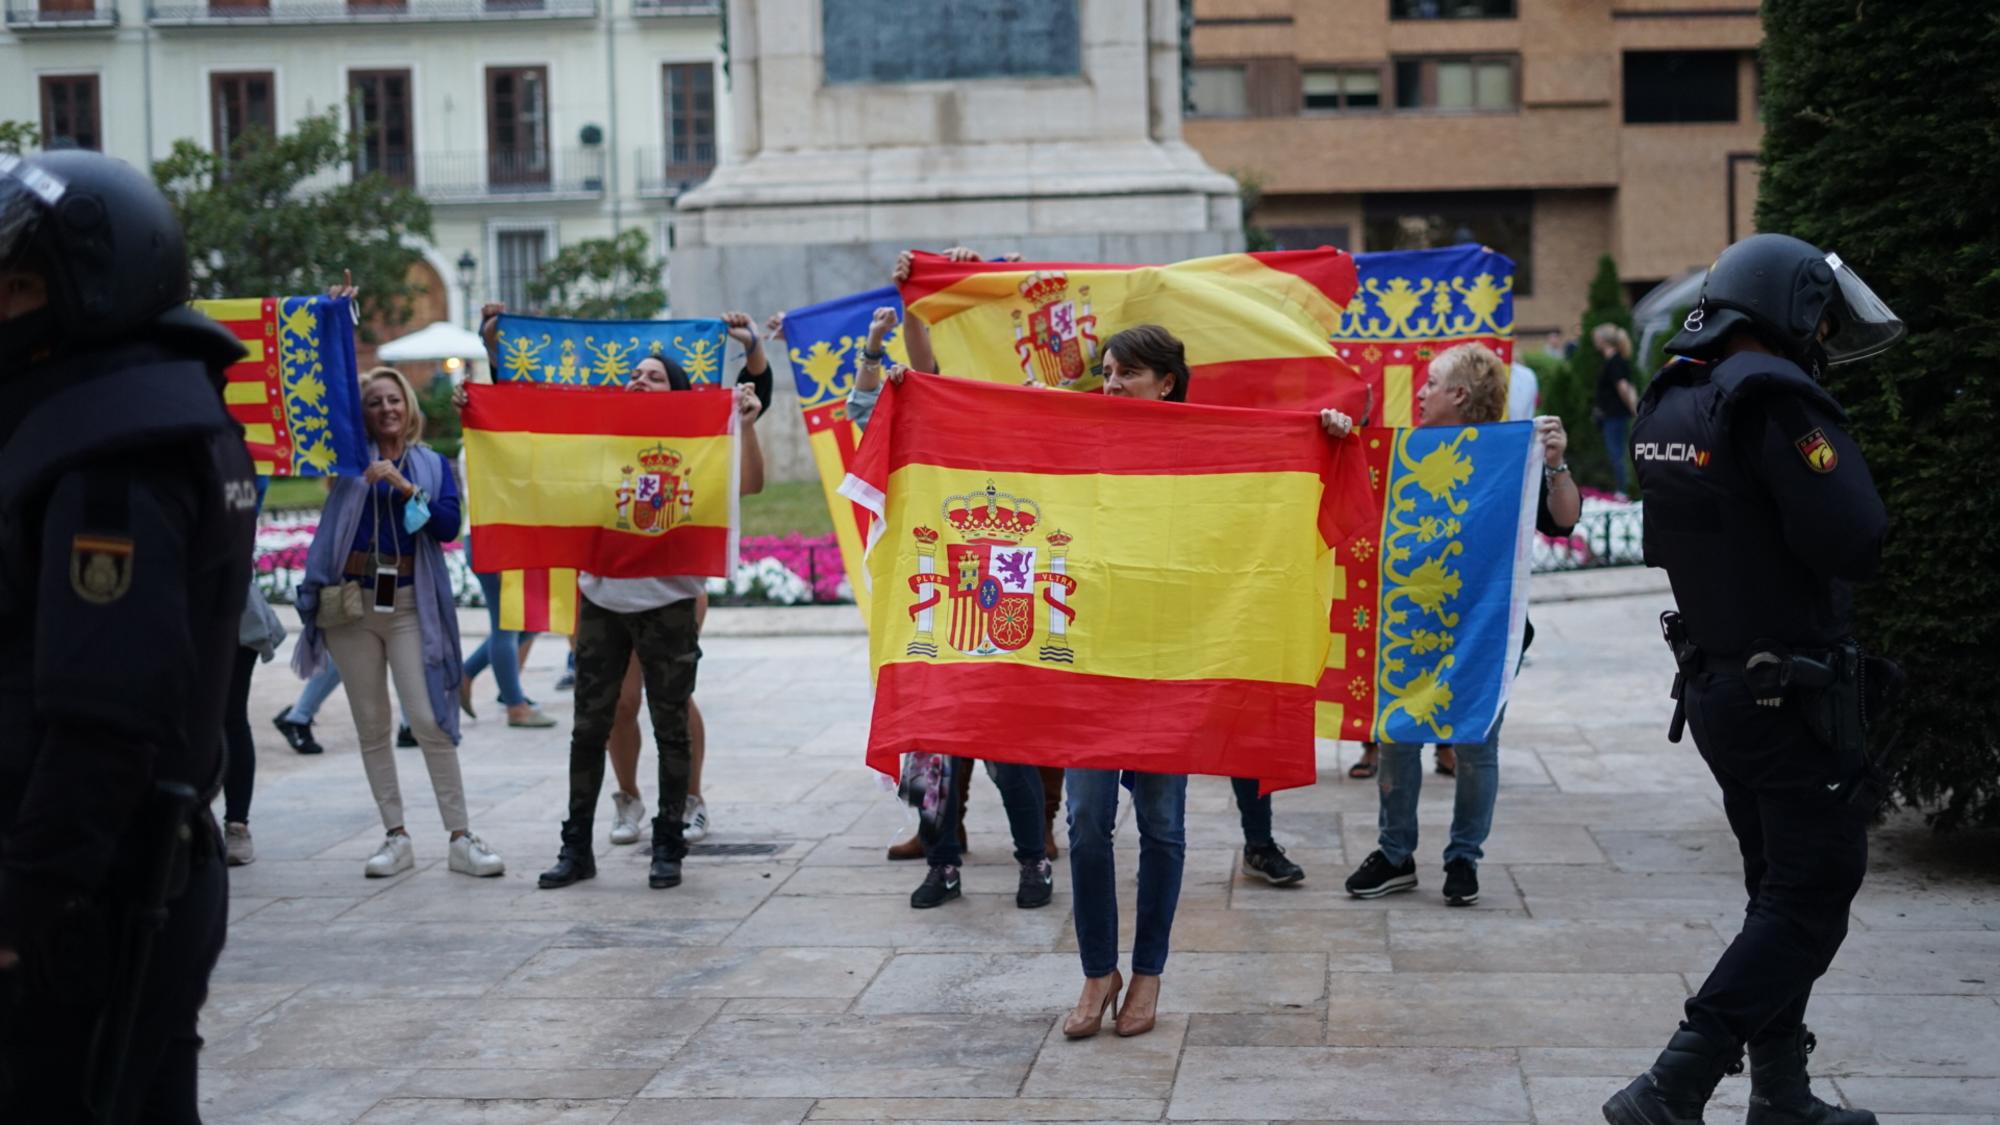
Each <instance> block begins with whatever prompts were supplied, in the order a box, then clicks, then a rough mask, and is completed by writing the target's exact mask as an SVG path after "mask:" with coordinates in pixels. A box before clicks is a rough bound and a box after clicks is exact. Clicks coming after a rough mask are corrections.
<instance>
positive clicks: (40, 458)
mask: <svg viewBox="0 0 2000 1125" xmlns="http://www.w3.org/2000/svg"><path fill="white" fill-rule="evenodd" d="M35 159H36V160H37V161H41V162H44V163H43V167H45V168H47V169H50V170H53V171H56V172H57V173H58V174H59V175H65V176H69V177H71V181H70V184H69V187H70V191H69V194H68V195H67V196H60V197H59V196H58V195H57V194H56V192H55V191H53V190H51V191H50V192H49V193H48V194H47V196H45V197H44V199H45V201H46V202H49V203H54V204H59V206H55V207H51V208H48V209H46V211H45V212H44V213H41V214H28V215H26V216H24V215H23V213H22V211H21V208H22V207H24V206H28V205H29V204H24V202H23V197H22V196H21V195H20V193H19V191H18V181H15V189H16V190H15V191H14V194H13V195H12V197H11V199H0V204H5V205H6V208H5V209H6V214H5V215H4V216H0V217H4V218H5V219H6V220H7V230H5V231H0V233H6V234H10V235H11V236H12V237H11V248H10V247H0V267H7V268H10V269H19V268H21V265H22V263H24V262H25V263H27V264H28V266H29V268H30V269H33V270H37V271H46V275H47V277H48V279H49V285H48V288H49V304H48V306H47V307H46V310H45V311H44V312H43V313H40V314H31V318H27V319H24V318H18V317H17V318H15V319H14V320H13V321H10V322H0V344H5V345H6V346H5V348H4V349H0V949H8V950H13V951H15V952H17V953H18V955H19V962H18V964H17V965H16V966H15V967H13V968H11V969H8V970H4V971H0V1121H5V1122H24V1123H25V1122H34V1123H36V1125H42V1123H52V1125H66V1123H68V1122H72V1121H92V1120H113V1121H129V1120H142V1121H147V1122H154V1121H158V1122H197V1123H198V1122H199V1120H200V1116H199V1112H198V1110H197V1107H196V1101H195V1073H196V1064H195V1053H196V1049H197V1048H198V1046H199V1045H200V1039H199V1038H198V1037H197V1036H196V1032H195V1019H196V1015H197V1013H198V1012H199V1011H200V1009H201V1005H202V1003H203V1001H204V1000H205V998H206V996H207V991H208V977H209V973H210V971H211V970H212V969H213V968H214V966H215V961H216V958H217V956H218V955H219V954H220V952H221V948H222V940H223V929H224V921H225V916H226V907H227V897H228V890H227V882H226V879H225V876H224V870H223V860H222V848H221V834H220V833H219V832H218V831H217V830H216V827H215V822H214V820H213V818H212V816H211V815H210V813H209V811H208V801H209V799H210V798H211V797H212V796H213V794H214V793H215V791H216V789H217V787H218V786H219V783H220V777H221V771H222V760H221V759H222V713H223V704H224V697H225V692H226V690H227V687H228V677H229V672H230V668H231V663H232V657H233V655H234V652H235V649H236V646H237V628H238V617H239V615H240V613H241V612H242V608H243V598H244V590H245V589H246V587H247V586H248V584H249V566H250V554H251V548H252V545H253V537H254V534H255V520H256V507H257V493H256V482H255V478H254V477H253V475H252V468H251V464H250V461H249V457H248V454H247V452H246V451H245V449H244V447H243V436H242V430H241V427H240V426H238V425H237V423H236V422H235V421H234V420H232V419H231V418H230V417H229V415H228V412H227V411H226V410H225V408H224V406H223V402H222V395H221V387H222V378H223V377H222V372H223V369H224V367H226V366H227V365H228V364H229V363H230V362H232V361H234V360H235V359H236V358H237V357H239V356H240V355H241V354H242V346H241V345H240V344H239V343H237V342H236V340H235V339H234V337H233V336H231V335H230V334H229V333H227V332H226V331H224V330H223V329H222V328H221V327H220V326H218V325H216V324H215V323H214V322H213V321H210V320H208V319H207V318H206V317H203V316H200V315H199V314H197V313H195V312H193V311H192V310H190V309H188V308H187V307H186V306H185V305H184V304H183V303H182V302H183V301H184V300H185V296H186V285H187V281H186V278H187V273H186V265H185V258H184V255H183V252H182V251H181V249H180V233H179V230H178V227H177V226H175V225H174V224H173V221H172V213H171V211H170V210H168V208H167V207H166V203H165V200H164V199H163V198H160V197H159V196H158V193H157V190H156V189H153V188H152V187H151V186H150V183H149V182H147V181H146V180H145V179H144V177H143V174H140V173H138V172H136V170H133V169H130V168H129V167H127V166H125V165H122V164H119V163H118V162H116V161H111V160H109V159H108V158H104V157H100V156H97V155H95V154H83V153H61V154H49V155H47V156H45V157H38V158H35ZM19 167H20V166H19V164H15V165H14V166H13V167H11V168H8V169H6V170H5V171H6V173H7V174H8V175H13V174H15V173H16V172H17V171H18V170H19ZM32 205H33V206H41V204H40V203H33V204H32ZM65 208H67V209H66V210H65ZM37 224H39V227H37ZM24 232H25V233H24ZM24 244H25V249H24V248H23V247H24ZM121 261H122V262H123V265H124V271H125V272H124V273H122V274H120V273H116V272H101V271H100V267H107V268H108V269H109V270H112V271H115V270H116V268H117V266H118V263H119V262H121ZM176 266H177V267H178V270H177V272H176ZM93 271H100V272H93ZM100 282H101V284H100ZM176 787H179V788H178V789H176ZM189 790H192V792H191V793H190V792H189ZM174 792H178V794H179V795H180V802H179V804H178V805H177V806H176V804H175V802H174V800H173V799H172V797H171V794H172V793H174ZM167 810H174V811H175V815H172V816H170V815H168V812H167ZM153 887H157V888H158V889H157V891H156V892H154V891H152V890H151V889H150V888H153ZM149 900H150V901H152V902H154V903H155V904H157V903H158V902H160V901H164V902H165V903H166V911H165V916H164V918H163V919H158V920H157V921H158V922H159V924H158V927H157V929H151V928H149V927H147V926H146V925H144V922H145V921H146V919H145V918H144V917H143V916H142V915H141V914H140V912H139V910H138V908H139V907H140V906H142V905H143V904H145V903H146V902H148V901H149ZM149 932H150V934H151V937H150V942H148V941H146V940H145V939H144V938H142V937H140V935H143V934H146V933H149ZM142 947H144V948H146V950H147V952H148V954H149V956H148V959H147V962H146V965H145V967H144V969H143V971H140V970H139V969H138V966H137V959H136V958H134V957H133V956H131V954H132V952H133V951H134V950H135V949H139V948H142ZM128 1035H129V1038H124V1039H123V1041H124V1043H125V1044H126V1046H125V1049H124V1050H122V1051H121V1050H117V1049H115V1045H116V1044H117V1043H118V1042H119V1041H120V1039H121V1038H122V1037H124V1036H128ZM114 1086H115V1087H116V1088H117V1089H118V1090H120V1091H121V1096H120V1097H118V1098H117V1099H116V1104H115V1105H111V1104H109V1103H110V1102H111V1100H112V1099H109V1098H107V1097H106V1096H105V1091H106V1090H108V1089H110V1088H112V1087H114Z"/></svg>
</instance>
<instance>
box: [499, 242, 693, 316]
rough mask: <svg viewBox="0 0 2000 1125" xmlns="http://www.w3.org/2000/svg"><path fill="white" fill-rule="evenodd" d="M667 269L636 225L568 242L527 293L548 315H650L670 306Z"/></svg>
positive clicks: (531, 284) (549, 262)
mask: <svg viewBox="0 0 2000 1125" xmlns="http://www.w3.org/2000/svg"><path fill="white" fill-rule="evenodd" d="M666 268H667V263H666V262H664V261H662V260H660V259H659V258H655V257H653V253H652V244H651V242H650V240H648V239H647V237H646V232H645V231H643V230H641V229H639V228H638V227H631V228H629V229H626V230H622V231H619V232H618V234H617V235H615V236H614V237H611V238H592V239H586V240H585V241H582V242H573V243H571V244H569V245H568V246H565V247H563V248H562V250H561V252H559V253H558V254H556V256H555V257H554V258H551V259H550V260H549V261H548V262H547V263H546V264H544V265H543V266H542V272H541V274H540V275H539V276H538V277H536V278H535V280H533V281H531V282H529V283H528V298H529V299H530V300H532V301H534V302H535V304H536V306H537V307H538V308H539V309H540V310H541V311H542V312H544V313H546V314H547V315H549V316H569V317H580V318H582V319H585V320H647V319H650V318H652V317H655V316H658V315H660V311H661V310H662V309H664V308H666V307H667V291H666V288H665V287H664V286H663V285H662V284H661V277H662V276H663V274H664V272H665V270H666Z"/></svg>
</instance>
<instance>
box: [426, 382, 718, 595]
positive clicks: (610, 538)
mask: <svg viewBox="0 0 2000 1125" xmlns="http://www.w3.org/2000/svg"><path fill="white" fill-rule="evenodd" d="M466 391H467V394H468V395H469V396H470V398H469V401H468V402H467V403H466V408H465V456H466V477H467V480H468V483H469V489H468V491H469V493H470V495H469V496H468V497H467V500H468V503H469V505H470V515H471V521H472V554H473V557H474V558H476V559H478V560H479V565H480V566H481V567H483V568H490V569H491V570H497V571H508V570H537V569H543V568H551V569H554V568H574V569H577V570H587V571H589V572H590V573H592V574H596V575H599V576H601V577H605V578H656V577H662V576H665V575H723V576H726V575H728V574H730V573H731V572H732V571H734V569H735V566H736V529H737V527H738V526H739V521H738V519H737V488H738V479H739V478H738V463H737V454H736V396H735V394H734V393H733V392H722V391H679V392H664V393H628V392H617V393H613V392H602V391H598V392H579V391H575V390H567V389H562V388H550V387H541V386H530V385H524V384H515V385H506V386H501V385H492V384H473V385H470V386H468V387H467V388H466Z"/></svg>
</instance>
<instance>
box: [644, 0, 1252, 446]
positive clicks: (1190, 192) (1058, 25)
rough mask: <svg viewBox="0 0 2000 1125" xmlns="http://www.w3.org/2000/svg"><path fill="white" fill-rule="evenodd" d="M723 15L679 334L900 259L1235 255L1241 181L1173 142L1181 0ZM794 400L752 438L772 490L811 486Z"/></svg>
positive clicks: (863, 276) (904, 4)
mask: <svg viewBox="0 0 2000 1125" xmlns="http://www.w3.org/2000/svg"><path fill="white" fill-rule="evenodd" d="M728 7H729V12H728V21H729V22H728V31H729V67H730V87H729V93H728V96H729V98H730V99H731V111H732V125H733V132H732V135H731V138H730V141H731V143H730V145H728V146H727V147H726V149H725V152H724V155H723V162H722V164H721V165H720V166H718V167H717V168H716V170H715V172H714V174H713V175H712V176H711V177H710V178H709V180H708V181H707V182H706V183H704V184H702V185H701V186H700V187H698V188H695V189H694V190H692V191H690V192H688V193H687V194H686V195H684V196H682V197H681V199H680V200H679V203H678V206H677V211H676V216H675V220H674V249H673V254H672V260H673V277H672V295H673V304H674V308H675V310H676V311H677V312H679V313H681V314H683V315H690V314H710V313H715V312H719V311H722V310H725V309H743V310H746V311H749V312H751V313H753V314H754V315H757V316H759V317H761V316H763V315H764V314H766V313H768V312H771V311H773V310H777V309H784V308H793V307H797V306H799V305H802V304H807V303H810V302H813V301H821V300H827V299H829V298H833V297H839V296H843V295H845V294H848V293H853V292H857V291H859V290H863V289H868V288H872V287H874V286H878V285H883V284H886V283H887V281H888V273H889V267H890V265H891V264H892V263H893V262H894V260H895V256H896V253H897V252H898V251H900V250H904V249H908V248H912V247H918V248H925V249H934V250H942V249H944V248H946V247H949V246H953V245H965V246H971V247H973V248H974V249H977V250H979V251H981V252H982V253H989V254H997V253H1000V252H1003V251H1010V250H1011V251H1019V252H1020V253H1021V254H1022V255H1023V256H1024V257H1027V258H1031V259H1045V260H1064V261H1103V262H1133V263H1146V262H1170V261H1177V260H1179V259H1182V258H1191V257H1200V256H1203V255H1207V254H1220V253H1227V252H1229V251H1232V250H1237V249H1240V248H1241V244H1242V229H1241V228H1242V224H1241V217H1240V210H1239V207H1238V203H1237V190H1236V183H1235V181H1234V180H1232V179H1231V178H1230V177H1228V176H1225V175H1223V174H1221V173H1219V172H1216V171H1215V170H1214V169H1212V168H1210V167H1208V165H1207V164H1206V163H1204V162H1203V160H1202V159H1201V157H1200V156H1199V155H1198V154H1197V153H1196V152H1195V151H1194V150H1193V149H1191V148H1189V147H1188V146H1187V145H1186V144H1185V143H1184V142H1182V140H1181V135H1180V134H1181V47H1180V6H1179V4H1178V3H1177V2H1176V0H950V2H949V3H918V2H912V0H729V5H728ZM774 362H778V361H777V360H776V359H775V358H774ZM779 366H780V368H783V366H784V365H783V364H782V363H780V364H779ZM782 375H783V372H782V370H781V377H780V379H779V380H778V382H779V383H780V384H781V385H784V384H787V383H788V380H787V379H785V378H783V377H782ZM787 393H788V388H787ZM787 393H781V394H780V404H781V409H777V410H773V411H772V417H771V418H770V421H771V422H775V423H777V424H776V425H770V426H768V427H760V432H763V433H765V435H766V442H765V444H766V449H767V457H768V458H769V461H770V468H771V471H772V473H773V474H774V475H775V476H776V477H778V478H780V479H798V478H804V477H810V476H811V475H812V472H813V470H812V466H811V463H810V460H809V458H808V456H807V454H806V446H805V441H804V431H803V428H802V427H800V426H799V425H798V421H797V420H798V415H797V411H796V409H791V410H784V409H782V406H783V405H784V404H786V401H787ZM780 414H784V415H785V417H783V418H779V417H776V416H777V415H780ZM794 431H796V432H794Z"/></svg>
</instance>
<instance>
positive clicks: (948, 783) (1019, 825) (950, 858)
mask: <svg viewBox="0 0 2000 1125" xmlns="http://www.w3.org/2000/svg"><path fill="white" fill-rule="evenodd" d="M986 767H987V769H986V772H987V773H988V774H989V775H990V776H991V777H992V778H993V784H995V785H997V786H999V787H1000V803H1001V804H1002V805H1004V806H1006V809H1007V829H1008V831H1009V832H1011V833H1012V834H1013V837H1014V859H1015V860H1016V861H1017V862H1020V863H1040V862H1041V861H1043V860H1045V859H1047V858H1048V857H1049V853H1048V850H1047V849H1046V848H1045V847H1043V843H1044V839H1045V838H1044V836H1043V834H1042V830H1043V829H1044V828H1045V827H1047V825H1046V824H1045V823H1044V822H1043V821H1042V808H1043V805H1042V771H1041V770H1039V769H1037V768H1035V767H1034V766H1017V765H1013V764H1011V763H1008V762H988V763H986ZM971 768H972V759H971V758H946V759H945V771H946V772H945V775H944V777H943V778H942V779H940V784H942V785H943V786H944V799H943V800H942V801H940V802H939V803H938V813H937V819H936V820H935V821H927V820H919V821H918V822H917V836H918V838H919V839H921V840H923V842H924V861H925V862H926V863H928V864H930V865H931V866H932V867H956V866H958V863H959V861H960V860H961V859H963V858H964V856H963V854H962V853H961V852H960V850H959V846H958V821H959V818H960V817H962V816H964V815H965V806H964V804H963V803H961V802H960V801H959V799H958V785H957V781H958V776H957V774H958V771H959V770H969V769H971Z"/></svg>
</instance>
